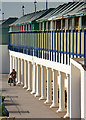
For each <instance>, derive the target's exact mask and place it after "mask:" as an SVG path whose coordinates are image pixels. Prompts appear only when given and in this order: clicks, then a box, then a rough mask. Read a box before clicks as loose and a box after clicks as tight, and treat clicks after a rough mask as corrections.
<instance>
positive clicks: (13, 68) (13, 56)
mask: <svg viewBox="0 0 86 120" xmlns="http://www.w3.org/2000/svg"><path fill="white" fill-rule="evenodd" d="M13 69H15V58H14V56H13Z"/></svg>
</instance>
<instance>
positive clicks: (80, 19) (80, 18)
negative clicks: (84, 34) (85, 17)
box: [79, 16, 82, 30]
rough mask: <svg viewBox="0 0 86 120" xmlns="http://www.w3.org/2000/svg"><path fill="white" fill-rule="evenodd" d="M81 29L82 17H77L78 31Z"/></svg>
mask: <svg viewBox="0 0 86 120" xmlns="http://www.w3.org/2000/svg"><path fill="white" fill-rule="evenodd" d="M80 29H82V16H80V17H79V30H80Z"/></svg>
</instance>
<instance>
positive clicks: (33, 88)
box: [31, 62, 36, 94]
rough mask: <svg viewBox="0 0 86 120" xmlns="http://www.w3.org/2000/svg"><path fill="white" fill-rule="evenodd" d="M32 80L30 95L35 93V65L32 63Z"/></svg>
mask: <svg viewBox="0 0 86 120" xmlns="http://www.w3.org/2000/svg"><path fill="white" fill-rule="evenodd" d="M32 74H33V80H32V92H31V94H34V93H36V64H35V63H34V62H33V73H32Z"/></svg>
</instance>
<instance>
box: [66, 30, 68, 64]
mask: <svg viewBox="0 0 86 120" xmlns="http://www.w3.org/2000/svg"><path fill="white" fill-rule="evenodd" d="M67 63H68V62H67V30H66V64H67Z"/></svg>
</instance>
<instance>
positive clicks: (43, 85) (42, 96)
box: [39, 66, 46, 100]
mask: <svg viewBox="0 0 86 120" xmlns="http://www.w3.org/2000/svg"><path fill="white" fill-rule="evenodd" d="M44 76H45V74H44V68H43V66H41V97H40V98H39V100H43V99H45V98H46V96H45V89H46V85H45V77H44Z"/></svg>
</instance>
